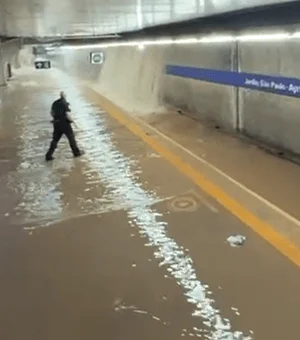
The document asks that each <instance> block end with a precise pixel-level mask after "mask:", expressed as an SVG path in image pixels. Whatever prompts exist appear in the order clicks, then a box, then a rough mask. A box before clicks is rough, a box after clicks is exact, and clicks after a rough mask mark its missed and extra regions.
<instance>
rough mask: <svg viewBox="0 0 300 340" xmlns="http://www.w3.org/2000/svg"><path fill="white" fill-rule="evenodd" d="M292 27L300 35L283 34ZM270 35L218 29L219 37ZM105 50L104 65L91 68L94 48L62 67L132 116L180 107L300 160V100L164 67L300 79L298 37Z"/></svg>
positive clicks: (67, 58)
mask: <svg viewBox="0 0 300 340" xmlns="http://www.w3.org/2000/svg"><path fill="white" fill-rule="evenodd" d="M288 29H291V30H293V31H297V30H298V27H297V26H293V27H284V28H282V29H279V28H277V31H278V30H283V31H284V30H288ZM264 32H266V33H272V32H274V27H269V28H265V29H264ZM264 32H261V31H258V30H253V31H247V32H243V31H242V32H227V33H226V32H222V33H219V32H215V35H218V34H221V35H224V34H232V35H243V34H250V35H251V34H258V33H259V34H262V33H264ZM195 36H198V35H197V34H196V35H195ZM103 51H104V53H105V55H106V58H105V63H104V65H103V67H102V68H98V69H96V68H91V65H89V64H88V61H87V60H88V54H89V52H90V50H88V49H87V50H83V51H80V52H78V51H77V50H75V51H72V52H70V51H68V52H67V54H66V55H65V56H64V57H63V56H61V59H60V60H63V59H65V60H64V62H61V65H62V66H61V67H63V68H64V69H65V70H68V72H70V73H72V74H74V75H76V76H79V77H80V78H82V79H86V80H88V81H90V83H91V86H93V88H94V89H96V90H97V91H98V92H99V93H101V94H103V95H105V96H106V97H108V98H109V99H111V100H112V101H114V102H115V103H116V104H118V105H120V106H122V107H123V108H125V109H126V110H127V111H128V112H131V113H134V114H140V115H143V114H150V113H155V112H163V111H169V110H170V109H171V110H172V109H177V110H181V111H183V112H184V114H186V115H188V116H191V117H193V118H196V119H198V120H199V121H201V122H203V123H213V124H214V125H218V126H220V127H221V128H222V129H225V130H229V131H231V132H234V131H236V130H239V132H242V133H244V134H246V135H247V136H250V137H251V138H253V139H255V140H256V141H258V142H260V143H262V144H266V145H267V146H271V147H275V148H277V149H280V151H282V150H283V151H288V152H292V153H295V154H297V155H298V156H299V154H300V139H299V134H298V129H297V126H298V125H299V124H298V123H299V119H298V101H299V99H297V98H292V97H287V96H281V95H276V94H271V93H263V92H259V91H255V90H247V89H242V88H240V89H239V91H237V89H236V88H233V87H230V86H223V85H219V84H213V83H209V82H202V81H196V80H192V79H184V78H180V77H174V76H166V75H165V73H164V69H165V66H166V65H168V64H177V65H183V66H195V67H200V68H211V69H216V70H239V71H241V72H249V73H256V74H266V75H275V76H276V75H279V76H287V77H298V76H299V69H298V66H297V60H298V59H297V55H298V52H299V47H298V40H297V39H291V40H283V41H278V40H272V39H269V40H268V39H266V40H265V41H254V42H253V41H252V42H239V44H238V48H236V46H235V44H234V43H232V42H223V43H207V44H206V43H202V44H182V45H157V46H145V48H144V49H139V48H136V47H114V48H108V49H104V50H103ZM66 65H68V67H66ZM71 65H73V66H72V67H71ZM91 74H92V77H93V79H92V78H91V77H90V75H91ZM112 74H113V76H112ZM87 75H88V76H87ZM116 79H117V81H116Z"/></svg>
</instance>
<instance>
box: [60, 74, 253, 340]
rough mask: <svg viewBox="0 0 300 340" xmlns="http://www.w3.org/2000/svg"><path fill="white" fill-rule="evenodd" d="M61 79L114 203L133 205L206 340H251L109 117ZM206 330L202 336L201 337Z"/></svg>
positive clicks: (134, 221)
mask: <svg viewBox="0 0 300 340" xmlns="http://www.w3.org/2000/svg"><path fill="white" fill-rule="evenodd" d="M57 78H58V79H57V81H58V83H60V84H61V85H62V86H63V87H64V88H65V89H66V91H68V97H69V98H70V101H71V102H72V105H73V106H74V107H76V108H77V111H76V113H75V114H74V118H75V120H76V123H77V124H78V125H79V126H80V128H81V129H82V130H84V131H89V132H88V133H85V134H84V135H82V136H81V138H80V141H81V142H82V144H83V145H84V146H85V149H86V151H87V153H86V157H87V159H88V161H89V164H90V166H91V167H92V168H93V169H94V170H96V171H97V172H98V173H99V176H100V178H101V180H102V182H103V183H104V184H105V186H106V187H107V188H108V189H109V191H110V194H111V195H113V198H114V201H115V202H119V203H120V204H122V205H123V206H124V205H125V206H127V207H128V209H127V213H128V217H129V219H130V224H131V225H132V227H138V228H139V232H140V234H141V235H142V236H143V237H145V238H147V239H148V242H149V243H148V245H150V246H154V247H155V248H156V252H155V256H156V257H157V259H159V260H160V264H161V265H163V266H165V267H166V268H167V271H168V272H169V274H170V275H172V276H173V278H175V279H176V281H177V283H178V284H179V285H180V286H181V287H182V289H183V290H184V294H185V296H186V298H187V301H188V302H189V303H191V304H192V305H194V307H195V311H194V316H198V317H200V318H202V320H203V323H204V324H205V326H206V327H207V328H209V332H208V333H207V335H206V339H208V340H221V339H231V340H249V339H250V337H247V336H244V335H243V333H242V332H239V331H232V330H231V324H230V321H229V320H228V319H225V318H223V317H221V315H220V311H219V310H218V309H217V308H216V307H215V301H214V300H213V299H212V298H211V294H212V292H211V291H210V290H209V287H208V286H206V285H203V284H202V282H201V281H199V280H198V278H197V276H196V272H195V269H194V267H193V261H192V259H191V258H190V257H189V256H187V255H186V254H185V251H184V249H183V248H182V247H181V246H179V245H178V244H177V243H176V242H175V240H173V239H172V238H171V237H170V236H169V235H168V232H167V226H168V225H167V223H166V222H164V221H163V215H161V214H159V213H158V212H157V211H156V210H155V209H153V208H152V207H151V206H152V204H153V202H155V200H156V199H157V197H156V196H155V195H154V194H153V193H149V192H146V191H145V190H144V189H143V188H142V185H141V184H140V183H139V182H138V181H136V179H135V178H134V174H133V173H132V171H131V161H130V160H129V159H127V158H125V157H124V155H123V154H122V153H120V152H119V151H118V150H117V149H116V147H115V145H114V144H113V141H112V139H111V136H110V135H109V134H108V133H107V132H106V131H105V121H104V119H103V118H102V117H101V116H100V114H98V115H96V114H95V112H93V111H95V110H94V109H93V108H92V107H91V106H89V105H88V104H87V103H86V102H85V101H84V100H83V99H82V98H81V94H80V92H79V91H78V89H77V88H76V87H75V86H74V85H73V81H72V79H70V78H68V77H67V76H65V75H63V74H62V73H60V72H58V71H57ZM77 112H78V113H77ZM96 126H97V129H96V130H95V127H96ZM200 324H201V323H200ZM200 333H201V332H199V333H197V335H198V336H200Z"/></svg>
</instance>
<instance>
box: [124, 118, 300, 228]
mask: <svg viewBox="0 0 300 340" xmlns="http://www.w3.org/2000/svg"><path fill="white" fill-rule="evenodd" d="M131 117H132V118H133V119H135V120H136V121H137V122H139V123H140V124H143V125H144V126H146V127H147V128H148V129H149V130H152V131H154V132H155V133H156V134H158V135H159V136H160V137H162V138H164V139H165V140H167V141H168V142H170V143H172V144H173V145H175V146H176V147H178V148H179V149H181V150H182V151H184V152H185V153H187V154H188V155H190V156H192V157H193V158H195V159H197V160H198V161H200V162H201V163H202V164H204V165H206V166H207V167H209V168H210V169H211V170H213V171H215V172H216V173H218V174H219V175H221V176H223V177H224V178H226V179H227V180H228V181H230V182H231V183H233V184H235V185H236V186H237V187H239V188H240V189H242V190H244V191H245V192H247V193H248V194H249V195H251V196H252V197H254V198H256V199H257V200H259V201H261V202H262V203H264V204H265V205H266V206H268V207H269V208H271V209H273V210H274V211H276V212H277V213H279V214H281V215H282V216H283V217H285V218H286V219H287V220H289V221H290V222H293V223H294V224H296V225H297V226H298V227H300V221H299V220H298V219H297V218H296V217H294V216H292V215H290V214H288V213H287V212H285V211H284V210H282V209H281V208H279V207H278V206H277V205H275V204H273V203H271V202H270V201H268V200H267V199H265V198H264V197H262V196H260V195H258V194H257V193H255V192H254V191H252V190H251V189H249V188H248V187H247V186H245V185H244V184H242V183H240V182H238V181H236V180H235V179H233V178H232V177H230V176H229V175H227V174H226V173H225V172H223V171H222V170H220V169H219V168H217V167H216V166H214V165H213V164H211V163H209V162H208V161H206V160H205V159H203V158H201V157H200V156H198V155H196V154H195V153H194V152H192V151H191V150H189V149H187V148H186V147H184V146H183V145H182V144H180V143H178V142H176V141H175V140H174V139H172V138H171V137H169V136H167V135H166V134H164V133H163V132H161V131H160V130H158V129H156V128H155V127H153V126H151V125H149V124H148V123H146V122H145V121H144V120H143V119H141V118H139V117H136V116H134V115H132V116H131Z"/></svg>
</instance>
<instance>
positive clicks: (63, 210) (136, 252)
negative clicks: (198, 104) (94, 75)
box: [0, 69, 300, 340]
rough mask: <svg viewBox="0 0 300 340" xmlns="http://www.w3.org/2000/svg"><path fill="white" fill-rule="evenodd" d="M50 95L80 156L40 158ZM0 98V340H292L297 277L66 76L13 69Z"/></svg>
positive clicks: (64, 148) (60, 153) (63, 150)
mask: <svg viewBox="0 0 300 340" xmlns="http://www.w3.org/2000/svg"><path fill="white" fill-rule="evenodd" d="M60 90H65V91H66V93H67V96H68V101H69V102H70V103H71V106H72V109H73V113H72V116H73V118H74V120H75V122H76V126H75V127H74V129H75V131H76V138H77V140H78V143H79V145H80V146H81V147H82V148H83V149H84V150H85V152H86V154H85V155H84V156H83V157H82V158H80V159H73V157H72V154H71V152H70V150H69V146H68V144H67V141H65V140H62V141H61V143H60V144H59V147H58V150H57V152H56V154H55V156H56V158H55V160H54V162H52V163H45V162H44V155H45V152H46V150H47V148H48V146H49V143H50V139H51V134H52V126H51V124H50V120H51V119H50V116H49V110H50V106H51V103H52V102H53V101H54V100H55V99H56V97H57V95H58V93H59V91H60ZM1 96H2V106H1V113H0V117H1V118H0V119H1V134H0V135H1V136H2V137H1V144H0V145H1V151H0V152H1V170H0V174H1V187H2V188H5V189H4V190H3V191H2V190H1V193H0V195H1V196H2V197H1V201H2V202H4V203H3V204H2V205H1V208H0V213H1V217H0V219H1V231H0V233H1V235H0V242H1V245H0V252H1V254H0V273H1V280H0V292H1V293H0V294H1V307H0V320H1V327H0V338H1V339H6V340H18V339H22V340H27V339H28V340H35V339H36V340H38V339H39V340H40V339H43V340H48V339H49V340H50V339H51V340H52V339H54V338H55V339H58V340H60V339H61V340H66V339H72V340H76V339H78V340H79V339H83V338H84V339H91V340H92V339H100V338H101V337H102V338H103V337H105V338H106V339H121V338H122V339H124V340H126V339H128V340H129V339H130V340H134V339H141V338H142V339H149V340H150V339H151V340H152V339H153V338H156V339H162V340H166V339H172V340H176V339H181V338H199V339H207V340H223V339H226V340H234V339H237V340H242V339H243V340H246V339H247V340H248V339H258V340H268V339H270V340H271V339H272V340H277V339H278V340H279V339H280V340H281V339H283V338H285V339H288V338H295V337H296V335H297V333H298V327H297V320H298V317H297V311H298V309H299V306H300V297H298V296H299V294H297V290H298V287H299V284H300V274H299V270H298V268H297V267H296V266H295V265H294V264H292V263H291V262H290V261H289V260H288V259H287V258H285V257H283V256H282V255H281V254H280V253H279V252H277V251H276V250H275V249H274V248H273V247H272V246H271V245H269V244H268V243H267V242H266V241H264V240H262V239H261V238H260V237H259V236H258V235H256V234H255V233H254V232H253V231H251V230H250V229H249V228H248V227H247V226H245V225H244V224H243V223H241V222H240V221H239V220H237V219H236V218H235V217H234V216H233V215H231V214H230V213H229V212H227V211H226V210H225V209H224V208H223V207H222V206H221V205H220V204H219V203H218V202H217V201H215V200H213V199H212V198H211V197H209V196H207V195H206V194H205V193H204V192H203V191H201V189H199V187H197V186H196V185H195V184H194V183H193V182H192V181H191V180H190V179H188V178H187V177H185V176H184V175H183V174H182V173H180V172H179V171H178V169H176V168H175V167H173V166H172V165H171V164H170V163H168V162H167V161H166V160H165V159H164V158H163V157H162V156H161V155H159V154H158V153H156V152H154V151H153V150H152V149H151V148H150V147H149V146H148V145H147V144H145V143H144V142H143V141H142V140H141V139H139V138H138V137H137V136H135V135H133V134H132V133H131V132H130V131H129V130H128V129H127V128H126V127H125V126H123V125H121V124H120V123H119V122H118V121H116V120H114V119H113V118H112V117H111V116H110V115H109V114H108V113H107V112H105V111H104V110H103V109H101V108H100V107H99V106H97V105H96V103H93V102H91V101H90V100H89V99H87V97H86V96H85V94H84V91H83V89H82V88H81V87H80V86H79V84H76V82H75V81H74V80H73V79H71V78H69V77H68V76H67V75H66V74H64V73H62V72H60V71H58V70H55V69H54V70H52V71H48V72H46V73H43V72H41V73H38V74H36V73H35V74H34V73H33V71H32V70H30V69H28V70H23V71H22V72H19V73H18V74H17V75H16V77H15V79H14V80H13V81H12V83H11V84H10V85H9V86H8V87H7V88H5V89H2V93H1ZM232 235H242V236H243V237H244V238H242V239H243V242H241V243H240V244H238V245H239V247H231V245H230V244H229V243H228V242H227V239H229V238H230V236H232Z"/></svg>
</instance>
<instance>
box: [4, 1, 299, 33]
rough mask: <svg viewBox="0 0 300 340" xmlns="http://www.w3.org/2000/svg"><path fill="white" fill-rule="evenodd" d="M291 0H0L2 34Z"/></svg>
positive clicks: (119, 28) (149, 22)
mask: <svg viewBox="0 0 300 340" xmlns="http://www.w3.org/2000/svg"><path fill="white" fill-rule="evenodd" d="M292 1H293V0H251V1H250V0H0V6H1V9H0V33H1V34H2V35H8V36H27V37H28V36H40V37H42V36H68V35H72V36H73V35H105V34H111V33H120V32H124V31H131V30H137V29H141V28H143V27H149V26H155V25H159V24H164V23H172V22H177V21H181V20H186V19H192V18H196V17H205V16H210V15H214V14H220V13H226V12H231V11H236V10H242V9H246V8H249V7H256V6H264V5H272V4H278V3H284V2H292Z"/></svg>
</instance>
